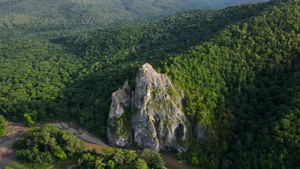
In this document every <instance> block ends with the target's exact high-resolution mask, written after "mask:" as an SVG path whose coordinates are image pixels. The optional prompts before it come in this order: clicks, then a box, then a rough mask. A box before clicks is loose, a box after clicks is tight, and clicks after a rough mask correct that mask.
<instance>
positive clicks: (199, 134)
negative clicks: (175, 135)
mask: <svg viewBox="0 0 300 169" xmlns="http://www.w3.org/2000/svg"><path fill="white" fill-rule="evenodd" d="M205 131H206V126H204V125H201V124H200V122H198V123H197V124H196V127H195V130H194V135H195V137H196V138H197V139H205V138H206V136H205V134H204V132H205Z"/></svg>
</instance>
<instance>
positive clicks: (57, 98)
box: [0, 0, 300, 168]
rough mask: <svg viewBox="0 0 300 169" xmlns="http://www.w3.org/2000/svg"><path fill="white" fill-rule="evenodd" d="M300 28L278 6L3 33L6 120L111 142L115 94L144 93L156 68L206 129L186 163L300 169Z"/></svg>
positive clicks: (294, 6) (281, 0)
mask: <svg viewBox="0 0 300 169" xmlns="http://www.w3.org/2000/svg"><path fill="white" fill-rule="evenodd" d="M299 25H300V1H299V0H271V1H269V2H263V3H258V4H244V5H237V6H232V7H228V8H225V9H221V10H208V9H202V10H191V11H188V12H184V13H180V14H176V15H172V16H170V17H167V18H162V19H157V20H154V21H149V22H142V23H132V24H127V25H124V26H117V27H113V28H109V29H106V28H100V29H94V30H85V31H80V32H77V31H76V32H71V33H70V34H65V33H61V32H56V31H54V30H49V31H41V32H38V33H29V32H27V31H25V32H22V31H20V30H9V31H8V30H1V31H0V37H1V38H0V51H1V52H0V69H1V74H0V88H1V90H0V100H1V101H0V114H1V115H3V116H4V117H5V118H7V119H9V120H13V121H26V123H27V125H29V126H33V125H34V124H35V123H36V122H42V121H50V120H55V119H64V120H68V121H75V122H77V123H79V124H81V125H83V126H85V127H86V128H87V129H89V130H90V131H91V132H93V133H95V134H97V135H98V136H99V137H101V138H103V139H105V135H106V125H107V124H106V123H107V116H108V112H109V111H108V110H109V106H110V102H111V93H112V92H114V91H116V90H117V89H118V88H120V87H121V86H122V85H123V83H124V82H125V81H126V80H128V81H129V84H130V86H134V82H135V81H134V80H135V75H136V72H137V70H138V67H139V66H140V65H141V64H142V63H145V62H148V63H150V64H151V65H153V67H154V68H155V69H156V70H157V71H159V72H161V73H165V74H167V75H168V76H169V77H170V78H171V79H172V81H173V83H175V85H176V88H180V89H183V90H184V93H185V102H184V103H185V104H184V105H183V107H184V112H185V114H186V116H187V117H188V120H189V121H190V123H191V125H192V128H195V126H196V124H197V123H200V124H201V126H202V128H203V129H204V130H205V135H206V139H203V140H199V139H196V138H195V137H193V135H194V133H193V132H194V131H193V130H192V131H191V133H190V144H191V145H194V146H192V147H191V148H190V150H189V151H188V152H186V153H178V154H177V156H178V158H180V159H186V160H187V161H188V162H190V163H192V164H193V165H196V166H199V167H201V168H297V167H298V166H299V161H300V159H299V158H300V154H299V153H300V149H299V148H300V146H299V145H300V144H299V143H300V135H299V134H300V126H299V124H300V121H299V116H300V113H299V106H298V102H299V92H300V88H299V87H300V86H299V84H300V83H299V80H300V78H299V73H300V72H299V68H300V67H299V66H298V64H299V58H298V57H299V56H300V49H299V45H300V40H299V39H300V30H299ZM87 156H88V155H87ZM82 158H86V157H82ZM101 158H102V157H101ZM83 161H84V160H83Z"/></svg>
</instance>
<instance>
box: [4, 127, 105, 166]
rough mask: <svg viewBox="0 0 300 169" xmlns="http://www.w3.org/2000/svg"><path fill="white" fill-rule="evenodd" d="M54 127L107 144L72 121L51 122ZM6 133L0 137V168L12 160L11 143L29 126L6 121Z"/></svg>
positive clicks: (82, 137) (88, 139)
mask: <svg viewBox="0 0 300 169" xmlns="http://www.w3.org/2000/svg"><path fill="white" fill-rule="evenodd" d="M45 124H46V123H40V124H37V125H35V127H41V126H43V125H45ZM52 124H53V125H54V126H55V127H57V128H59V129H61V130H71V131H73V134H74V135H77V136H78V138H79V139H82V140H84V141H86V142H90V143H93V144H98V145H103V146H107V145H106V144H105V143H104V142H103V141H102V140H100V139H99V138H97V137H95V136H94V135H92V134H90V133H89V132H88V131H87V130H86V129H84V128H82V127H80V126H79V125H77V124H75V123H72V122H55V123H52ZM7 127H8V129H7V133H6V135H5V136H4V137H2V138H0V168H4V167H5V166H8V165H9V163H10V161H12V160H14V156H13V152H14V150H13V147H12V146H13V143H14V142H15V141H16V140H18V139H19V138H20V137H21V136H22V135H23V134H24V133H25V132H26V131H27V130H29V129H30V127H25V126H24V125H22V124H19V123H13V122H8V123H7Z"/></svg>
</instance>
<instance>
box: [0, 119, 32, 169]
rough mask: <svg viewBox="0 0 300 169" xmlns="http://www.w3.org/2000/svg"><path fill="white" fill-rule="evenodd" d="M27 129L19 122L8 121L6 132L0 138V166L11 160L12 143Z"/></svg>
mask: <svg viewBox="0 0 300 169" xmlns="http://www.w3.org/2000/svg"><path fill="white" fill-rule="evenodd" d="M28 129H30V128H29V127H25V126H24V125H22V124H19V123H13V122H8V123H7V133H6V135H5V136H4V137H1V138H0V168H1V167H4V166H7V165H8V163H9V162H10V161H11V160H13V159H14V158H13V147H12V145H13V143H14V142H15V141H16V140H18V139H19V138H20V137H21V136H22V135H23V134H24V133H25V132H26V131H27V130H28Z"/></svg>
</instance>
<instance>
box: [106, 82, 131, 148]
mask: <svg viewBox="0 0 300 169" xmlns="http://www.w3.org/2000/svg"><path fill="white" fill-rule="evenodd" d="M130 98H131V88H130V87H129V86H128V82H125V84H124V86H123V88H122V89H119V90H118V91H116V92H114V93H113V94H112V102H111V105H110V110H109V117H108V126H107V140H108V143H109V144H110V145H111V146H117V147H127V146H129V145H131V144H132V134H131V129H130V117H129V116H128V113H129V114H130V112H129V111H130V103H131V102H130ZM125 113H127V114H125ZM127 122H129V124H127V125H129V126H126V123H127Z"/></svg>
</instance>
